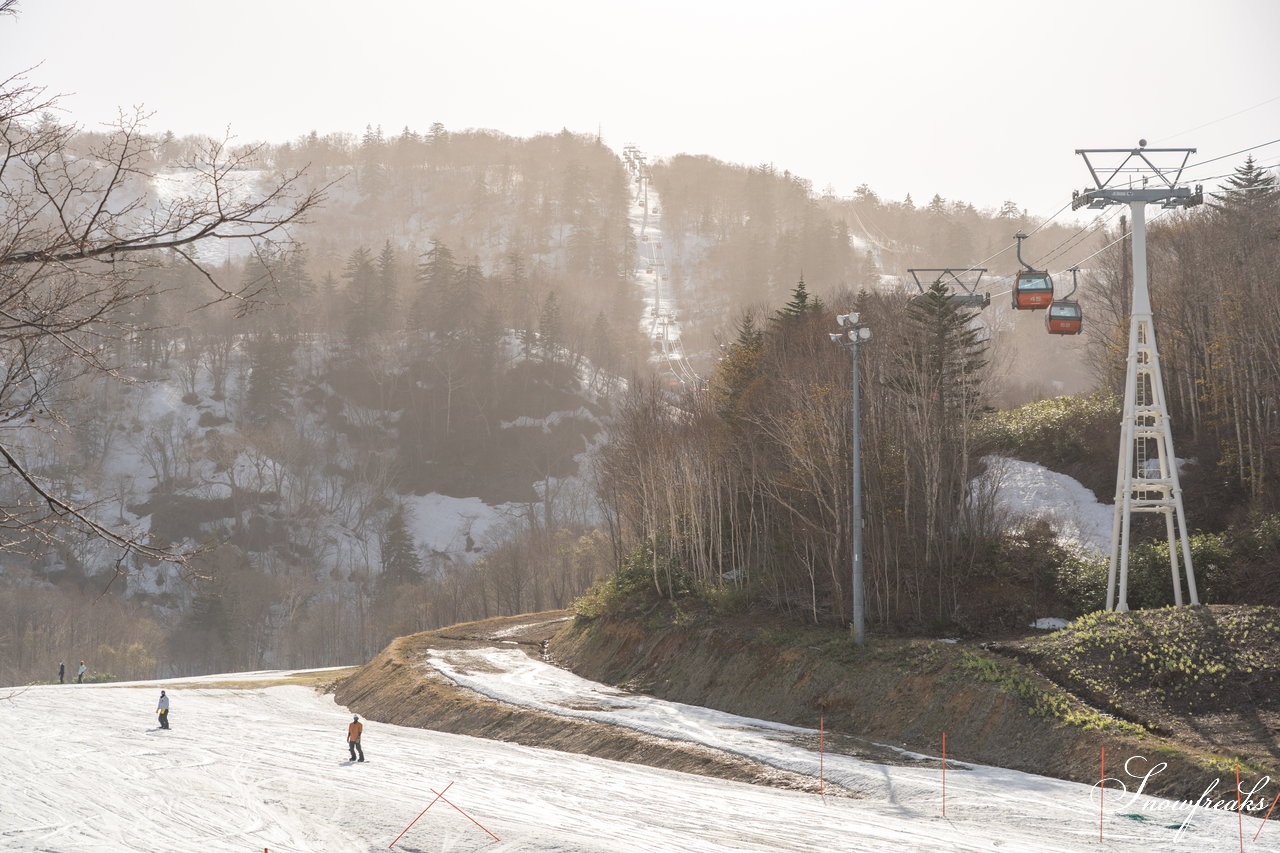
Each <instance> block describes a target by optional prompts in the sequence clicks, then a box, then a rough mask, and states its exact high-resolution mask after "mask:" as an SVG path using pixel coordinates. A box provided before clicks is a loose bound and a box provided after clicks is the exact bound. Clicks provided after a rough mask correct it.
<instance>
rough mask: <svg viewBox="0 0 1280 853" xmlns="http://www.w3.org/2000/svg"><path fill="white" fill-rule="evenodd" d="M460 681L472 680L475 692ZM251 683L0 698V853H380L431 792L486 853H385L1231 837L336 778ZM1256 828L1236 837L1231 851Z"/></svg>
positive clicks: (978, 798) (782, 732) (702, 714)
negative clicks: (159, 710)
mask: <svg viewBox="0 0 1280 853" xmlns="http://www.w3.org/2000/svg"><path fill="white" fill-rule="evenodd" d="M449 654H450V655H454V654H455V653H453V652H450V653H449ZM437 660H438V661H439V660H441V659H440V658H439V656H437ZM464 662H469V664H470V666H469V667H466V669H468V671H470V672H471V673H472V674H471V675H469V676H464V675H463V673H462V668H463V667H462V664H463V663H464ZM442 665H443V664H442ZM480 665H484V666H487V667H489V668H490V671H488V672H485V673H483V674H481V673H477V672H475V671H474V667H476V666H480ZM447 666H448V668H449V671H450V672H452V673H453V676H454V677H455V678H459V679H462V678H466V679H469V680H470V682H471V683H474V684H476V686H480V687H483V688H484V689H485V690H486V692H489V693H491V694H494V695H502V696H506V697H508V698H509V699H511V700H515V701H517V702H519V703H521V704H528V705H532V706H536V707H544V706H545V707H552V708H555V707H558V711H557V712H558V713H565V712H566V711H567V710H568V709H567V708H566V707H565V706H566V705H573V706H574V707H576V708H579V709H581V708H583V707H585V706H589V707H591V708H593V709H594V710H592V711H591V712H590V714H591V715H593V716H594V717H595V718H598V719H604V720H608V719H610V718H612V717H616V718H618V719H619V720H620V721H623V720H625V723H626V724H627V725H632V726H635V727H640V726H641V725H644V726H651V727H652V728H653V729H654V730H656V731H661V732H664V733H666V734H668V735H670V736H675V737H689V738H693V739H696V740H699V741H701V742H704V743H707V744H709V745H711V746H716V747H720V748H725V749H729V750H732V751H743V752H745V753H748V754H751V753H753V752H755V751H757V747H754V746H750V743H751V741H753V740H755V741H758V742H760V743H764V742H766V741H772V742H773V743H772V746H770V747H769V749H770V750H771V751H772V753H773V754H774V755H776V756H781V757H782V758H781V759H780V760H782V761H786V762H788V763H790V764H791V765H792V766H796V767H804V766H806V765H808V766H812V765H813V762H814V758H815V757H814V755H813V751H812V745H813V735H814V733H813V732H812V731H810V732H803V730H796V729H793V728H791V727H786V726H776V725H773V724H769V723H765V722H762V721H756V720H744V719H742V718H735V717H731V716H729V715H724V714H716V713H714V712H709V711H706V710H705V709H690V708H688V707H687V706H680V705H675V704H673V703H665V702H658V701H656V700H652V699H645V698H644V697H633V696H620V695H619V694H618V691H615V690H611V689H609V688H605V687H603V686H601V685H596V684H592V683H590V682H585V681H582V680H581V679H576V678H574V677H572V676H570V675H569V674H567V673H563V672H560V671H558V670H556V669H554V668H553V667H550V666H547V665H544V664H539V663H537V662H534V661H531V660H528V659H527V658H523V656H521V655H518V654H516V653H510V654H509V653H508V652H507V650H500V651H498V650H495V651H488V652H483V653H476V656H475V657H474V659H471V660H469V661H464V660H463V659H457V660H455V661H454V663H453V664H449V665H447ZM269 677H270V674H269V673H254V674H250V675H248V676H223V677H209V678H205V679H196V680H185V681H182V682H172V681H171V682H156V683H148V684H128V685H110V686H105V685H93V686H90V685H83V686H81V685H67V686H41V687H33V688H30V689H26V690H15V691H7V692H6V693H4V694H0V695H3V696H4V697H5V698H4V700H3V705H2V710H3V715H4V716H3V719H4V721H5V724H6V729H7V731H8V732H9V733H10V738H9V743H8V746H9V748H8V749H7V750H5V752H4V757H3V758H0V849H3V850H16V851H50V853H52V852H53V851H57V853H83V852H84V851H104V853H105V852H106V851H130V852H131V853H149V851H155V853H161V851H163V853H173V851H200V852H201V853H219V852H220V851H228V853H230V851H236V853H243V851H253V853H256V851H258V850H268V851H272V853H283V852H284V851H290V853H303V851H306V853H329V851H357V850H362V851H375V850H386V849H387V846H388V845H389V844H390V843H391V842H392V840H393V839H395V838H396V836H397V835H398V834H399V833H400V832H401V830H403V829H404V828H405V827H406V826H407V825H408V824H409V823H410V821H412V820H413V819H414V818H415V817H416V816H417V815H419V814H420V813H421V812H422V810H423V808H425V807H426V806H427V804H428V803H430V802H431V801H432V799H433V798H434V794H433V793H432V789H434V790H435V791H443V790H444V787H445V786H446V785H449V784H450V783H453V787H452V788H450V789H449V791H448V793H447V794H446V796H447V798H448V799H449V800H450V801H451V802H452V803H453V804H455V805H456V806H457V807H458V808H460V809H462V810H464V811H465V812H466V815H469V816H470V818H474V820H476V821H478V822H479V823H480V824H481V825H483V827H484V828H485V829H487V830H489V831H490V832H492V833H493V834H494V835H495V836H497V838H498V839H499V840H494V838H492V837H490V836H489V835H486V834H485V832H484V831H483V830H481V829H480V828H478V827H477V826H476V825H475V824H473V823H472V822H471V820H470V819H469V818H468V817H467V816H465V815H464V814H462V813H460V812H458V811H455V810H454V809H453V808H451V807H449V806H448V805H447V804H446V803H443V802H438V803H436V804H435V805H434V806H433V807H432V808H431V809H430V810H429V811H428V812H427V813H426V814H425V815H424V816H423V817H422V819H421V820H419V821H418V823H417V824H415V825H414V826H413V828H412V829H410V830H409V832H408V833H406V834H405V836H404V837H403V838H401V839H400V840H399V841H398V842H397V843H396V846H395V847H394V848H393V849H395V850H403V851H410V853H424V851H479V850H484V851H517V850H518V851H549V853H569V851H584V852H585V851H590V852H591V853H595V851H599V853H605V851H608V853H618V851H667V850H671V851H687V850H697V851H730V850H734V851H743V850H748V851H775V850H777V851H812V850H859V851H891V853H904V851H1020V852H1021V851H1042V850H1043V851H1086V850H1099V849H1101V850H1115V851H1121V850H1123V851H1147V850H1156V849H1161V850H1164V849H1167V850H1187V851H1200V850H1204V851H1208V850H1220V849H1226V846H1225V845H1227V844H1229V843H1234V839H1235V833H1236V822H1235V818H1234V816H1233V815H1228V814H1221V813H1206V812H1204V811H1199V812H1197V814H1196V817H1195V821H1194V823H1193V824H1192V826H1191V827H1189V828H1188V829H1187V831H1186V832H1185V833H1183V835H1182V836H1181V838H1180V839H1179V840H1178V841H1177V843H1176V845H1175V844H1174V841H1175V838H1176V837H1177V836H1176V833H1175V831H1173V830H1170V829H1166V828H1165V825H1167V824H1176V823H1179V822H1180V821H1181V819H1182V817H1183V814H1182V813H1181V812H1178V813H1176V815H1175V814H1170V813H1168V812H1165V813H1160V812H1142V811H1141V808H1140V806H1141V802H1139V803H1129V804H1127V805H1126V804H1125V800H1126V799H1127V798H1124V797H1121V796H1119V795H1118V794H1108V797H1107V801H1106V802H1107V818H1106V822H1105V829H1106V833H1105V838H1106V840H1105V842H1104V843H1103V844H1099V843H1098V841H1097V830H1098V811H1097V804H1096V801H1093V802H1091V801H1090V794H1089V788H1088V787H1087V786H1083V785H1073V784H1070V783H1066V782H1059V781H1056V780H1052V779H1045V778H1041V777H1036V776H1028V775H1026V774H1019V773H1011V772H1007V771H1001V770H995V769H991V768H982V767H975V768H972V769H969V770H961V769H958V768H955V769H953V770H952V772H950V773H948V779H947V792H948V796H947V817H946V818H945V819H944V818H943V817H941V815H940V799H939V793H940V789H939V784H938V783H939V778H938V772H937V770H936V768H932V767H925V766H921V767H918V768H914V767H905V768H904V767H882V766H878V765H872V764H863V763H861V762H857V761H854V760H852V759H847V758H841V757H837V756H831V755H828V756H827V758H826V762H827V764H826V766H827V768H829V773H828V778H829V779H837V778H838V779H839V780H840V782H841V784H843V785H847V786H850V787H853V788H855V789H856V790H859V791H861V793H862V795H861V797H856V798H850V797H820V796H817V795H814V794H805V793H797V792H792V791H784V790H778V789H774V788H763V787H755V786H751V785H744V784H740V783H736V782H725V781H720V780H716V779H710V778H706V777H702V776H691V775H685V774H681V773H676V772H671V771H665V770H657V769H653V768H648V767H643V766H638V765H633V764H622V763H616V762H611V761H604V760H600V759H594V758H589V757H584V756H580V755H569V754H564V753H558V752H553V751H550V750H540V749H533V748H528V747H522V746H516V745H513V744H509V743H500V742H495V741H488V740H480V739H476V738H469V737H462V736H458V735H449V734H442V733H439V732H431V731H423V730H419V729H408V728H400V727H397V726H391V725H384V724H380V723H377V722H370V721H368V720H366V721H365V722H366V727H365V733H364V738H363V743H364V749H365V752H366V754H367V755H368V757H369V761H368V762H367V763H366V764H350V763H349V762H347V761H346V755H347V750H346V745H345V742H344V741H345V732H346V724H347V722H348V721H349V720H350V716H349V714H348V712H347V711H346V710H345V709H343V708H340V707H338V706H336V705H335V704H334V703H333V700H332V699H331V698H330V697H328V696H321V695H318V694H317V693H315V692H314V691H312V690H311V689H309V688H306V687H302V686H293V685H290V686H271V684H270V682H269V681H267V680H266V679H268V678H269ZM232 679H234V683H231V682H232ZM481 682H483V683H481ZM162 686H163V687H164V688H165V689H166V690H168V692H169V695H170V696H171V697H172V700H173V709H172V713H171V716H172V726H173V728H172V730H170V731H166V732H162V731H158V730H157V729H156V722H155V716H154V714H153V710H154V708H155V702H156V698H157V697H158V695H159V689H160V687H162ZM586 713H587V712H585V711H581V710H579V711H578V714H579V715H584V714H586ZM646 720H647V721H648V722H645V721H646ZM735 728H741V729H743V731H741V732H738V733H737V734H735V733H734V729H735ZM796 732H802V733H804V734H806V735H807V741H808V744H809V747H810V748H808V749H806V747H805V746H803V745H799V744H792V745H788V744H787V738H789V737H791V736H793V735H794V734H795V733H796ZM744 744H746V745H744ZM1126 813H1128V814H1126ZM1130 815H1136V816H1137V818H1142V817H1143V816H1144V815H1147V816H1148V817H1146V818H1145V819H1141V820H1139V819H1137V818H1135V817H1133V816H1130ZM1256 827H1257V820H1256V819H1253V818H1251V819H1246V821H1245V831H1246V833H1247V834H1248V835H1249V836H1252V833H1253V832H1254V830H1255V829H1256ZM1265 837H1266V833H1264V839H1265ZM1264 843H1265V841H1264Z"/></svg>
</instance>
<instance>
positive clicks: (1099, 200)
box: [1071, 139, 1204, 210]
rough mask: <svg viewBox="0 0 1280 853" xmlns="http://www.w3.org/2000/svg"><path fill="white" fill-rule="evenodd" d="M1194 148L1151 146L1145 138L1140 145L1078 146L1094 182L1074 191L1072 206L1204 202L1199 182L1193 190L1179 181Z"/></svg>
mask: <svg viewBox="0 0 1280 853" xmlns="http://www.w3.org/2000/svg"><path fill="white" fill-rule="evenodd" d="M1195 152H1196V149H1194V148H1148V147H1147V141H1146V140H1145V139H1140V140H1138V147H1137V148H1077V149H1076V153H1077V154H1079V155H1080V156H1081V157H1083V158H1084V162H1085V166H1086V167H1088V169H1089V175H1090V177H1092V178H1093V184H1094V185H1093V186H1092V187H1087V188H1085V189H1083V190H1078V191H1074V192H1072V193H1071V208H1072V210H1078V209H1080V208H1081V207H1084V206H1085V205H1088V206H1089V207H1090V208H1101V207H1106V206H1107V205H1109V204H1134V203H1139V204H1156V203H1159V204H1160V205H1161V206H1162V207H1193V206H1195V205H1197V204H1201V203H1203V202H1204V190H1203V189H1202V188H1201V186H1200V185H1198V184H1197V185H1196V188H1195V189H1194V190H1193V189H1191V188H1190V187H1184V186H1179V185H1178V184H1179V183H1180V182H1181V181H1182V172H1183V170H1184V169H1185V168H1186V166H1187V160H1188V159H1189V158H1190V157H1191V155H1192V154H1194V153H1195ZM1153 155H1159V156H1154V157H1153ZM1179 155H1181V156H1180V157H1179ZM1095 159H1097V160H1106V161H1108V163H1112V162H1113V161H1118V162H1114V165H1107V166H1102V165H1099V164H1098V163H1095V162H1094V161H1095ZM1157 160H1158V161H1160V162H1157ZM1162 164H1163V165H1162ZM1126 179H1127V180H1126Z"/></svg>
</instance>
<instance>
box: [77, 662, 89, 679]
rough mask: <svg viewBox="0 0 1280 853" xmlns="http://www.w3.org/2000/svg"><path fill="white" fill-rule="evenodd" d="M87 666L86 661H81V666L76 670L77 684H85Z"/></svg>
mask: <svg viewBox="0 0 1280 853" xmlns="http://www.w3.org/2000/svg"><path fill="white" fill-rule="evenodd" d="M85 669H87V667H86V666H85V665H84V661H80V668H79V669H77V670H76V684H84V671H85Z"/></svg>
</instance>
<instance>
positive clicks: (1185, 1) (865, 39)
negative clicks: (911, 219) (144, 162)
mask: <svg viewBox="0 0 1280 853" xmlns="http://www.w3.org/2000/svg"><path fill="white" fill-rule="evenodd" d="M18 8H19V15H18V16H17V17H16V18H12V17H10V18H4V19H0V76H8V75H9V74H11V73H13V72H14V71H18V70H21V69H23V68H26V67H28V66H31V65H35V64H36V63H40V62H43V65H41V66H40V67H39V68H37V69H35V70H34V71H32V72H31V74H30V75H29V77H30V79H31V80H32V81H34V82H39V83H43V84H45V85H47V86H48V87H49V89H50V91H53V92H63V93H66V94H67V97H66V98H65V99H64V100H63V102H62V104H63V106H64V107H65V108H66V109H67V110H68V112H69V114H70V115H71V117H73V118H74V119H75V120H76V121H78V122H80V123H82V124H83V125H85V126H86V127H90V128H92V127H95V126H97V125H99V124H100V123H102V122H104V121H108V120H110V119H111V118H112V117H113V116H114V115H115V112H116V108H117V107H121V106H123V107H131V106H133V105H135V104H141V105H144V106H145V107H147V108H148V109H149V110H152V111H154V113H155V116H154V119H153V121H152V125H151V126H152V127H153V128H154V129H155V130H157V131H158V130H166V129H168V130H173V131H174V132H175V133H178V134H180V135H182V134H187V133H207V134H214V135H220V134H221V133H222V132H223V130H224V129H225V128H226V127H227V126H228V125H229V126H230V127H231V129H232V132H233V133H234V134H235V135H236V136H237V137H238V138H240V139H242V140H250V139H264V140H269V141H283V140H285V139H290V138H293V137H296V136H298V135H300V134H303V133H306V132H308V131H310V130H313V129H314V130H318V131H320V132H321V133H326V132H332V131H347V132H353V133H360V132H362V131H363V129H364V127H365V126H366V125H368V124H373V125H379V124H380V125H382V127H383V128H384V130H385V131H386V132H387V133H388V134H393V133H397V132H399V131H400V130H401V129H402V128H403V127H404V126H406V125H408V126H409V127H411V128H413V129H415V130H418V131H424V130H426V128H427V127H428V126H429V125H430V124H431V123H432V122H435V121H439V122H442V123H443V124H444V125H445V127H446V128H448V129H451V130H459V129H463V128H470V127H484V128H493V129H496V130H500V131H503V132H506V133H510V134H513V135H520V136H524V135H530V134H535V133H539V132H554V131H558V130H559V129H560V128H562V127H567V128H569V129H570V130H573V131H578V132H588V133H594V132H596V130H597V129H599V130H600V131H601V132H602V133H603V135H604V139H605V141H606V142H607V143H608V144H610V145H611V146H613V147H614V148H615V149H620V148H621V147H622V145H623V144H624V143H627V142H633V143H635V144H636V145H638V146H640V148H641V149H643V150H645V151H646V152H648V153H650V154H651V155H656V156H666V155H672V154H677V153H681V152H687V153H696V154H710V155H712V156H715V157H718V158H720V159H723V160H727V161H730V162H737V163H747V164H757V163H765V162H772V163H773V164H775V165H776V166H777V167H778V168H779V169H790V170H791V171H792V172H794V173H797V174H799V175H801V176H803V177H805V178H808V179H810V180H812V182H813V184H814V186H815V188H817V189H819V190H821V189H823V188H824V187H826V186H828V185H830V186H831V187H833V188H834V190H835V192H836V193H837V194H839V195H849V194H851V193H852V192H853V189H854V188H855V187H856V186H858V185H859V184H861V183H866V184H868V185H870V186H871V188H872V189H874V190H876V191H877V192H878V193H880V194H881V195H882V196H885V197H889V198H902V197H903V196H905V195H906V194H907V193H911V195H912V196H913V198H914V199H915V200H916V201H917V202H918V203H919V202H923V201H927V200H928V199H929V198H930V197H931V196H932V195H933V194H934V193H938V194H941V195H942V196H943V197H944V198H947V199H963V200H966V201H971V202H973V203H974V204H976V205H978V206H980V207H994V206H997V205H999V204H1000V203H1001V202H1002V201H1003V200H1005V199H1013V200H1015V201H1016V202H1018V204H1019V205H1020V206H1023V207H1027V208H1029V209H1030V210H1031V211H1032V212H1033V213H1040V214H1048V213H1052V212H1053V211H1055V210H1057V209H1058V208H1059V207H1060V206H1061V205H1062V204H1064V203H1065V202H1066V201H1067V200H1068V199H1069V198H1070V195H1071V190H1072V189H1079V188H1082V187H1084V186H1086V185H1087V184H1088V183H1089V180H1088V174H1087V172H1086V171H1085V169H1084V166H1083V164H1082V163H1081V162H1080V158H1079V157H1077V156H1075V154H1074V150H1075V149H1076V148H1096V147H1127V146H1132V145H1134V144H1135V143H1136V141H1137V139H1138V138H1139V137H1140V136H1145V137H1146V138H1147V139H1148V140H1150V143H1151V145H1152V146H1156V145H1165V146H1187V147H1196V148H1198V149H1199V152H1198V154H1197V155H1195V156H1194V157H1193V158H1192V162H1196V161H1198V160H1207V159H1209V158H1213V157H1217V156H1220V155H1224V154H1230V153H1231V152H1234V151H1237V150H1239V149H1243V148H1247V147H1250V146H1253V145H1257V144H1259V143H1262V142H1267V141H1270V140H1273V139H1280V50H1277V49H1276V43H1277V42H1276V40H1277V34H1280V0H1212V2H1207V0H1194V1H1193V0H1159V2H1155V1H1154V0H1149V2H1136V0H1070V2H1061V0H1051V2H1046V0H1016V2H1013V0H1009V1H1008V2H1006V0H970V1H969V2H954V0H938V2H925V0H877V2H866V1H865V0H846V1H845V2H824V0H785V2H774V3H763V2H758V0H741V1H740V2H719V0H631V2H615V0H543V2H529V0H449V2H440V0H415V2H410V1H409V0H402V1H401V2H393V0H362V2H359V3H352V2H343V3H338V2H330V0H216V2H211V3H199V4H197V3H190V2H175V0H115V2H103V0H21V2H20V3H19V6H18ZM1254 154H1255V156H1256V157H1257V158H1258V159H1259V161H1260V162H1261V163H1263V164H1275V163H1280V143H1278V144H1275V145H1270V146H1268V147H1265V148H1261V149H1259V150H1257V151H1256V152H1254ZM1242 158H1243V155H1241V156H1239V157H1232V158H1228V159H1225V160H1222V161H1219V162H1217V163H1214V164H1210V165H1207V166H1205V167H1204V168H1202V169H1198V170H1195V172H1194V175H1196V176H1210V175H1218V174H1220V173H1223V172H1229V171H1230V170H1231V168H1232V167H1234V166H1235V165H1236V164H1237V163H1239V162H1240V161H1241V160H1242Z"/></svg>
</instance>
